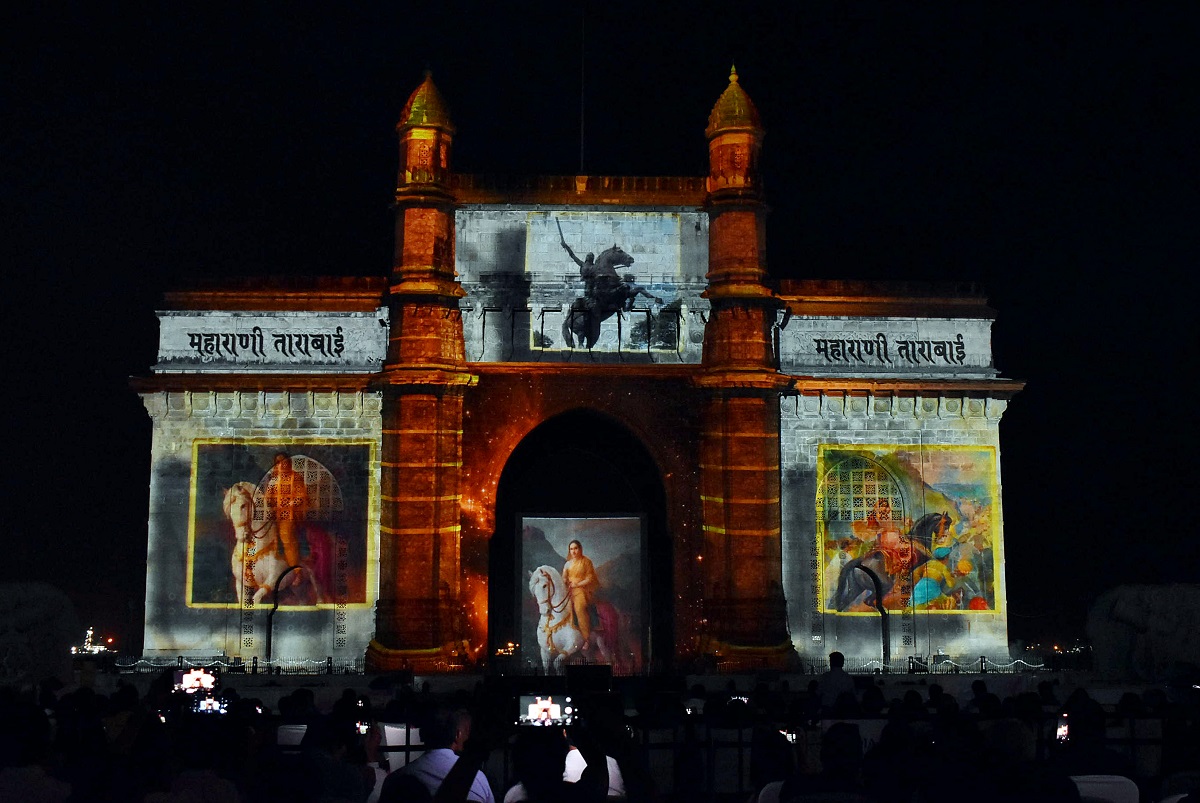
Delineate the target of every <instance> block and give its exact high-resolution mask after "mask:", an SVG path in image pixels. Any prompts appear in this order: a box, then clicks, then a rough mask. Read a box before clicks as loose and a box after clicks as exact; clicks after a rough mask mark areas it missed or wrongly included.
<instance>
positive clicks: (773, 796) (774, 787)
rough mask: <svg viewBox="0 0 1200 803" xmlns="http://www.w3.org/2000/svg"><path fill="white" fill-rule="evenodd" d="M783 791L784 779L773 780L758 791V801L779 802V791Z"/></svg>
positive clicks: (763, 802)
mask: <svg viewBox="0 0 1200 803" xmlns="http://www.w3.org/2000/svg"><path fill="white" fill-rule="evenodd" d="M781 791H783V781H771V782H770V783H769V784H767V785H766V786H764V787H763V788H762V789H761V790H760V791H759V793H758V803H779V793H780V792H781Z"/></svg>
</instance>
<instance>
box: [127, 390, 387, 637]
mask: <svg viewBox="0 0 1200 803" xmlns="http://www.w3.org/2000/svg"><path fill="white" fill-rule="evenodd" d="M142 399H143V402H144V404H145V406H146V410H147V412H148V413H149V414H150V417H151V419H152V426H153V442H152V449H151V480H150V518H149V545H148V548H147V578H146V628H145V654H146V655H147V656H164V655H165V656H174V655H190V656H211V655H220V654H225V655H229V656H238V655H240V656H242V657H244V658H246V659H247V660H249V659H250V658H251V657H253V656H259V657H260V658H262V657H265V647H266V634H267V626H268V611H269V605H262V604H260V605H257V606H250V607H245V606H240V605H239V604H238V603H237V602H236V601H235V600H236V593H235V592H234V591H233V579H232V572H231V573H230V578H229V581H228V582H229V592H230V602H229V603H228V604H209V605H204V606H200V605H196V604H190V598H189V593H190V591H191V589H190V586H189V580H190V577H189V568H190V560H191V557H190V552H191V547H190V544H191V543H192V541H191V539H192V538H193V535H194V534H193V533H192V532H191V530H192V528H193V527H194V524H193V519H194V507H195V504H196V500H195V490H194V489H195V485H196V468H197V466H196V455H197V446H198V444H229V445H231V446H237V445H244V446H246V447H248V448H249V447H253V448H257V449H260V450H262V449H267V448H269V449H278V450H280V451H286V452H289V453H302V452H303V449H304V447H305V446H309V447H310V448H313V447H316V448H329V447H336V446H338V445H349V444H356V445H359V446H362V447H364V449H365V451H366V452H367V453H369V455H370V457H369V461H368V462H369V465H368V466H367V468H366V470H367V477H366V480H365V482H366V485H367V489H366V495H367V496H368V497H369V500H370V502H369V505H368V506H367V510H366V511H365V513H360V514H358V515H359V516H360V517H361V516H364V515H365V518H366V522H367V527H366V530H367V532H366V555H365V561H366V567H367V568H366V578H365V583H366V587H365V601H360V602H356V603H352V604H347V603H345V602H342V603H338V602H335V601H329V602H326V603H325V604H318V605H312V606H306V607H303V608H301V607H295V608H291V607H285V608H282V609H280V611H278V612H277V613H276V614H275V615H274V617H273V619H274V621H273V625H272V631H273V644H272V653H273V655H274V656H275V657H279V658H285V657H306V658H315V657H317V656H325V655H334V656H338V657H347V658H351V657H361V656H362V655H363V652H364V650H365V648H366V645H367V643H368V641H369V640H370V639H371V637H372V635H373V634H374V629H375V621H374V603H375V600H376V597H377V593H378V576H377V573H378V550H379V442H380V438H381V417H380V406H381V398H380V394H379V393H377V392H367V391H363V390H357V389H356V390H290V391H280V390H259V391H253V390H163V391H157V392H144V393H143V394H142ZM238 479H242V480H245V481H248V482H251V483H253V482H255V481H256V480H257V479H258V477H255V476H246V477H239V478H238ZM210 503H211V500H210ZM230 538H232V536H230ZM335 591H336V589H334V590H326V592H325V593H326V594H327V595H328V596H329V597H330V598H331V600H332V599H334V598H336V594H335V593H334V592H335Z"/></svg>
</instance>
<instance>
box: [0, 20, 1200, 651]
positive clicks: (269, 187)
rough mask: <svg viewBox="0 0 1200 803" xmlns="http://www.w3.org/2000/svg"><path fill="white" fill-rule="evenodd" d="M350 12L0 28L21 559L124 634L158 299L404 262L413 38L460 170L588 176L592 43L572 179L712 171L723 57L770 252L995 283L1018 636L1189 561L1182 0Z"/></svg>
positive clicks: (1185, 571) (15, 501)
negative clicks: (179, 291) (765, 204)
mask: <svg viewBox="0 0 1200 803" xmlns="http://www.w3.org/2000/svg"><path fill="white" fill-rule="evenodd" d="M338 5H339V4H329V3H322V4H315V3H303V2H301V3H294V4H279V5H271V6H263V5H251V4H245V5H243V4H238V5H236V6H234V5H230V6H228V7H225V6H223V5H222V4H220V3H203V4H201V3H195V4H143V5H134V4H115V5H113V4H80V6H79V7H72V6H51V5H45V6H42V8H43V11H41V12H39V14H38V16H37V17H36V18H28V17H27V18H24V19H10V20H8V23H9V24H7V25H5V26H0V27H4V28H5V29H6V30H7V32H6V33H5V34H2V36H4V38H5V40H6V41H5V42H4V45H5V48H4V52H5V62H6V63H5V65H4V67H3V69H0V82H2V83H0V87H2V89H3V97H2V98H0V105H2V108H3V109H4V114H3V118H4V120H3V123H4V124H3V137H4V138H3V158H2V161H0V165H2V170H3V174H2V179H3V180H2V182H0V199H2V203H3V207H2V209H0V211H2V212H3V218H4V221H5V223H7V224H9V225H7V226H5V228H6V229H9V230H10V231H9V234H8V235H7V236H6V243H5V245H6V246H7V247H6V248H5V249H4V253H5V254H6V259H5V260H4V264H5V274H6V277H7V280H6V285H7V287H6V292H5V293H4V294H3V296H4V308H5V315H6V318H7V321H8V323H9V325H8V326H7V331H6V340H7V342H6V344H5V348H4V353H5V357H6V363H7V364H8V365H9V368H8V370H7V372H6V373H7V375H8V378H9V382H7V383H6V385H7V386H8V392H7V393H6V394H5V400H6V402H7V404H6V405H5V415H4V421H5V425H6V426H5V429H6V430H7V431H9V432H11V433H15V438H14V439H13V440H12V442H11V445H12V447H13V448H11V449H10V452H9V454H10V458H9V460H8V461H7V463H8V471H7V472H5V473H6V474H7V475H8V476H9V477H10V480H9V481H8V482H7V483H6V485H7V489H8V491H9V495H8V500H9V501H8V509H9V510H10V511H15V515H14V516H11V517H10V518H9V520H8V522H7V526H6V527H5V530H6V532H5V535H4V537H5V539H6V541H8V542H11V543H13V544H15V551H10V553H9V560H7V561H5V562H4V564H3V575H2V576H3V578H4V579H6V580H12V579H37V580H44V581H47V582H52V583H55V584H57V585H59V586H61V587H63V588H65V589H67V590H68V592H69V593H70V594H71V595H72V597H73V598H74V599H75V601H76V604H77V605H78V607H79V608H80V610H81V615H82V618H83V619H84V620H85V623H86V622H94V623H95V624H97V625H98V626H100V627H102V628H106V629H109V628H111V629H117V630H119V631H124V635H125V636H126V637H129V638H132V639H133V641H134V642H135V643H136V642H137V641H138V640H140V633H139V634H138V635H135V634H134V633H133V632H131V631H136V630H139V629H140V620H139V619H137V617H138V616H140V604H141V598H142V595H143V593H144V570H145V535H146V511H147V483H148V478H149V459H148V450H149V420H148V418H147V416H146V414H145V412H144V411H143V409H142V407H141V403H140V401H139V400H138V398H137V397H136V396H135V395H134V394H133V392H132V391H131V390H129V388H128V377H129V376H131V375H137V374H144V373H146V372H147V370H148V368H149V366H150V365H151V364H152V363H153V361H154V355H155V348H156V342H155V337H156V328H155V323H154V309H155V306H156V303H157V302H158V300H159V298H160V297H161V294H162V292H163V291H164V290H166V289H168V288H170V287H172V286H174V285H177V284H179V283H180V282H182V281H184V280H186V279H187V278H188V277H195V276H242V275H262V274H273V275H280V274H305V275H309V274H328V275H360V274H377V275H383V274H386V272H387V271H388V268H389V266H390V261H391V248H392V222H391V216H390V212H389V208H388V207H389V201H390V194H391V190H392V189H393V187H394V177H395V168H396V144H395V133H394V125H395V122H396V120H397V118H398V116H399V113H400V110H401V108H402V107H403V104H404V101H405V99H406V97H407V96H408V94H409V93H410V92H411V91H412V89H413V88H415V86H416V85H417V84H418V83H419V82H420V80H421V77H422V71H423V70H424V69H425V68H426V67H429V68H431V69H432V70H433V72H434V78H435V81H436V82H437V84H438V86H439V88H440V89H441V91H442V94H443V96H444V97H445V98H446V100H447V102H448V103H449V105H450V107H451V113H452V115H453V118H454V121H455V123H456V125H457V126H458V131H459V133H458V136H457V138H456V140H455V151H454V154H453V164H454V167H455V169H457V170H459V171H461V172H491V173H530V174H545V173H550V174H555V173H564V174H573V173H575V172H577V171H578V169H579V151H580V147H579V136H580V132H579V128H580V126H579V118H580V112H579V110H580V84H581V65H583V66H584V68H585V70H584V74H585V75H586V80H585V84H586V92H585V93H584V94H585V108H586V118H585V119H586V139H585V148H584V152H585V164H584V167H585V170H586V171H587V172H589V173H598V174H645V175H699V174H703V173H704V172H705V171H706V169H707V162H706V150H705V148H706V146H705V140H704V126H705V123H706V120H707V115H708V112H709V109H710V108H711V107H712V104H713V103H714V101H715V100H716V98H717V97H718V96H719V94H720V93H721V91H722V90H723V89H724V87H725V85H726V81H727V75H728V72H729V67H730V64H731V63H733V62H736V64H737V68H738V72H739V74H740V76H741V83H742V86H743V87H744V88H745V89H746V90H747V92H748V93H749V94H750V96H751V97H752V98H753V99H754V101H755V102H756V104H757V105H758V108H759V110H760V112H761V114H762V118H763V123H764V126H765V128H766V129H767V138H766V141H765V145H764V163H765V166H764V170H765V173H766V178H767V182H768V184H767V186H768V192H769V196H770V202H771V205H772V208H773V212H772V215H771V218H770V221H769V241H768V247H769V266H770V270H771V272H772V274H773V275H775V276H777V277H810V278H831V279H855V278H861V279H913V280H957V281H973V282H978V283H981V284H982V285H983V286H984V287H985V288H986V290H987V291H988V295H989V298H990V299H991V303H992V305H993V307H994V308H995V309H996V310H997V312H998V319H997V321H996V324H995V327H994V349H995V357H996V364H997V367H998V368H999V369H1000V371H1001V372H1002V374H1003V375H1004V376H1006V377H1012V378H1018V379H1023V380H1025V381H1027V382H1028V387H1027V389H1026V390H1025V391H1024V392H1023V393H1022V394H1021V395H1020V396H1018V397H1017V399H1016V400H1015V401H1014V402H1013V403H1012V404H1011V406H1010V408H1009V412H1008V413H1007V415H1006V416H1005V418H1004V420H1003V422H1002V425H1001V443H1002V471H1003V480H1004V488H1003V490H1004V512H1005V538H1006V548H1007V557H1008V562H1007V572H1008V592H1009V603H1010V617H1011V619H1010V629H1011V631H1012V633H1013V635H1014V636H1018V637H1024V638H1030V637H1035V636H1051V637H1062V636H1065V635H1070V634H1071V633H1073V632H1077V631H1078V630H1079V629H1080V626H1081V624H1082V620H1083V616H1084V613H1085V612H1086V609H1087V605H1088V603H1089V602H1090V601H1091V599H1093V598H1094V597H1095V596H1096V595H1097V594H1098V593H1099V592H1101V591H1103V590H1105V589H1107V588H1109V587H1112V586H1114V585H1117V584H1120V583H1127V582H1157V581H1186V582H1196V581H1197V577H1198V573H1197V570H1196V565H1197V564H1196V559H1195V556H1196V554H1197V550H1196V548H1195V545H1194V544H1193V543H1192V540H1193V538H1194V537H1195V534H1194V533H1193V532H1191V529H1190V528H1189V527H1184V526H1183V524H1181V522H1187V521H1190V519H1191V518H1192V517H1191V516H1190V509H1191V507H1192V493H1191V492H1192V491H1193V489H1196V488H1197V487H1200V482H1198V479H1200V478H1198V476H1197V471H1196V459H1197V455H1196V446H1197V438H1196V429H1197V427H1196V425H1195V421H1196V413H1195V412H1194V411H1193V409H1192V408H1194V407H1195V405H1196V401H1195V400H1196V399H1197V398H1198V397H1197V396H1196V394H1195V392H1194V391H1193V389H1192V374H1193V373H1194V370H1195V367H1196V357H1195V353H1196V348H1197V345H1198V342H1200V341H1198V338H1197V336H1196V327H1195V325H1194V323H1193V317H1192V307H1193V301H1192V296H1193V295H1195V290H1196V280H1195V279H1194V277H1193V275H1192V272H1193V271H1194V270H1195V268H1196V265H1197V259H1196V257H1197V255H1198V249H1197V247H1196V245H1197V242H1196V240H1197V236H1196V230H1197V213H1198V212H1200V204H1198V198H1200V190H1198V186H1200V174H1198V172H1197V169H1196V165H1197V161H1196V154H1195V150H1196V134H1197V130H1198V126H1197V123H1200V115H1198V114H1197V86H1198V83H1197V81H1196V70H1195V52H1194V49H1195V42H1197V41H1200V36H1198V35H1197V34H1198V33H1200V30H1198V28H1197V25H1196V19H1195V18H1194V16H1193V15H1192V14H1191V13H1188V12H1179V11H1172V10H1170V9H1167V8H1165V6H1166V4H1141V3H1127V4H1122V5H1108V4H1094V3H1089V4H1083V3H1070V2H1068V3H1054V4H1048V3H1039V4H1034V3H1028V4H1025V3H1020V4H1008V3H991V4H986V5H985V4H977V3H934V4H897V3H887V4H875V3H859V2H855V3H825V2H817V3H770V4H765V5H764V6H763V7H761V8H757V9H756V7H754V6H753V5H743V4H738V3H724V4H722V5H721V6H720V9H721V10H720V11H718V12H710V11H709V7H708V6H706V5H704V4H696V5H690V6H689V5H684V4H671V9H670V10H669V11H668V10H661V11H656V10H648V8H646V7H647V6H649V5H650V4H645V3H643V4H634V3H605V4H603V5H598V4H592V5H591V7H590V9H589V10H588V11H587V12H586V25H582V24H581V23H582V21H583V18H584V13H583V12H581V11H580V10H578V8H576V7H572V4H563V5H562V6H561V7H555V6H552V5H549V4H545V5H539V4H538V3H526V4H467V3H441V4H437V3H422V4H420V5H419V6H417V8H416V9H414V8H406V7H405V4H400V3H387V4H380V5H381V6H385V7H386V10H384V9H373V10H365V9H353V8H344V9H343V8H338V7H337V6H338ZM347 5H351V4H347ZM413 5H416V4H413ZM1181 5H1182V4H1181ZM435 6H436V7H437V9H436V10H433V11H430V10H429V9H430V8H433V7H435ZM501 6H503V8H501ZM785 6H786V7H787V8H786V9H782V8H781V7H785ZM1042 6H1047V7H1046V8H1042ZM518 8H519V9H520V10H519V11H517V10H511V9H518ZM421 9H424V10H421ZM1189 555H1190V556H1191V557H1190V558H1189V557H1188V556H1189ZM134 622H136V625H135V626H131V623H134Z"/></svg>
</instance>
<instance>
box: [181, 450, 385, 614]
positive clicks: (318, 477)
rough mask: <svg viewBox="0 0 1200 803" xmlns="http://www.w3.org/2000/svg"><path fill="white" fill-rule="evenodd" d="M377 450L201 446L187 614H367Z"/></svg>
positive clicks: (195, 461) (195, 462)
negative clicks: (255, 610) (362, 610)
mask: <svg viewBox="0 0 1200 803" xmlns="http://www.w3.org/2000/svg"><path fill="white" fill-rule="evenodd" d="M374 448H375V446H374V444H373V443H369V442H368V443H347V442H345V441H339V442H336V443H333V442H302V443H291V442H289V443H278V442H275V443H268V442H251V443H247V442H230V441H221V440H212V441H197V442H196V443H195V445H194V447H193V455H192V478H191V499H190V512H189V527H188V566H187V604H188V607H192V608H234V607H243V606H244V605H251V604H255V605H271V604H273V603H274V602H275V601H276V598H277V599H278V602H279V605H280V607H309V608H316V607H334V606H337V607H345V606H355V605H359V606H362V605H367V604H368V593H367V589H368V587H369V582H370V578H369V577H368V572H369V568H370V566H371V563H372V561H371V560H370V555H369V554H368V553H369V551H370V548H369V540H368V522H369V520H370V506H371V504H372V499H371V475H370V468H371V465H372V450H373V449H374Z"/></svg>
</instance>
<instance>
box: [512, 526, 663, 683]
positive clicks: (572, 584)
mask: <svg viewBox="0 0 1200 803" xmlns="http://www.w3.org/2000/svg"><path fill="white" fill-rule="evenodd" d="M519 524H520V528H521V538H520V544H519V549H520V556H519V558H520V559H519V560H518V562H517V565H518V566H519V567H520V570H519V571H520V576H519V577H518V583H517V589H518V611H517V622H518V623H519V627H520V633H521V639H522V641H521V643H522V644H523V645H524V646H523V647H522V651H523V655H524V656H525V657H526V658H527V659H528V660H530V661H532V663H533V664H534V665H535V666H537V667H540V668H541V670H542V671H543V672H545V673H546V674H554V675H557V674H562V673H563V671H564V667H565V666H566V665H567V664H574V663H589V664H609V665H611V666H612V668H613V673H614V674H617V675H628V674H636V673H639V672H641V671H642V669H643V665H644V662H643V654H644V651H643V633H644V623H645V621H646V611H645V609H644V608H645V600H646V599H647V596H646V591H645V582H646V580H645V572H644V568H645V567H644V554H643V544H644V537H643V533H644V531H645V528H644V526H643V521H642V519H641V517H637V516H623V517H613V518H583V517H577V518H558V517H554V518H551V517H537V516H523V517H521V519H520V522H519Z"/></svg>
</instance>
